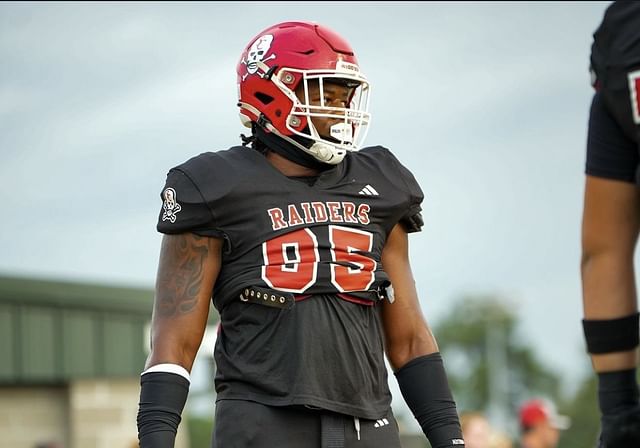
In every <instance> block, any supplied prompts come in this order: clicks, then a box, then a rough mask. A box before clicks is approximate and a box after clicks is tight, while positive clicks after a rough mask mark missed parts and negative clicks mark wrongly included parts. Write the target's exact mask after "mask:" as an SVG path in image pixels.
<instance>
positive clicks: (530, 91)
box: [0, 2, 609, 385]
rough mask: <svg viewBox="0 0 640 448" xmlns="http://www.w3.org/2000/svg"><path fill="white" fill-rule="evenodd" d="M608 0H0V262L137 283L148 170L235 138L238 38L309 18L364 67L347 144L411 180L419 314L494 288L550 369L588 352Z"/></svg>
mask: <svg viewBox="0 0 640 448" xmlns="http://www.w3.org/2000/svg"><path fill="white" fill-rule="evenodd" d="M608 4H609V2H517V3H516V2H513V3H509V2H484V3H474V2H451V3H447V2H428V3H427V2H393V3H391V2H340V3H337V2H296V3H292V2H212V3H171V2H169V3H154V2H143V3H126V4H120V3H82V2H69V3H60V2H58V3H56V2H47V3H29V2H18V3H14V2H3V3H2V4H0V61H2V62H1V63H0V179H2V181H3V194H2V201H1V203H2V212H1V214H0V216H1V219H0V275H1V274H5V275H28V276H34V277H43V278H55V279H62V280H79V281H90V282H98V283H105V284H117V285H124V286H142V287H152V286H153V283H154V280H155V273H156V268H157V261H158V254H159V247H160V240H161V235H160V234H158V233H157V232H156V230H155V225H156V220H157V216H158V211H159V210H160V206H161V201H160V191H161V189H162V187H163V185H164V181H165V176H166V173H167V171H168V170H169V168H171V167H173V166H175V165H178V164H180V163H181V162H183V161H185V160H187V159H188V158H190V157H192V156H193V155H197V154H199V153H201V152H204V151H215V150H221V149H226V148H228V147H230V146H233V145H237V144H238V143H239V142H240V140H239V134H240V133H242V132H246V131H245V128H243V127H242V126H241V124H240V121H239V119H238V114H237V108H236V101H237V98H236V74H235V66H236V64H237V62H238V60H239V57H240V54H241V52H242V50H243V48H244V47H245V46H246V45H247V44H248V43H249V41H250V39H251V38H252V37H254V36H255V35H256V34H258V32H260V31H261V30H263V29H265V28H267V27H268V26H270V25H272V24H274V23H277V22H282V21H287V20H310V21H316V22H319V23H322V24H324V25H326V26H329V27H330V28H333V29H334V30H336V31H337V32H338V33H339V34H341V35H342V36H343V37H344V38H345V39H346V40H347V41H349V42H350V43H351V45H352V47H353V48H354V50H355V52H356V56H357V58H358V60H359V62H360V66H361V69H362V71H363V72H364V73H365V74H366V75H367V77H368V78H369V80H370V82H371V85H372V93H371V109H370V110H371V113H372V124H371V127H370V131H369V134H368V137H367V141H366V144H370V145H374V144H382V145H384V146H386V147H388V148H390V149H391V150H392V151H393V152H394V153H395V154H396V156H397V157H398V158H399V159H400V161H401V162H402V163H404V164H405V165H406V166H407V167H408V168H409V169H411V170H412V172H413V174H414V175H415V177H416V179H417V180H418V181H419V183H420V185H421V186H422V189H423V190H424V192H425V201H424V204H423V209H424V212H423V214H424V218H425V226H424V230H423V232H421V233H420V234H414V235H412V236H411V238H410V244H411V256H412V265H413V270H414V275H415V277H416V282H417V286H418V290H419V293H420V296H421V304H422V309H423V312H424V314H425V316H426V317H427V319H428V320H429V322H430V323H431V324H432V325H433V324H436V323H437V322H438V319H440V318H442V317H443V316H444V315H445V314H446V313H447V312H448V310H449V309H450V307H453V306H455V305H456V302H457V301H458V300H459V299H460V297H462V296H464V295H469V294H474V295H476V294H482V295H497V296H500V297H503V298H504V300H505V301H506V302H507V303H509V304H510V306H511V307H512V310H513V311H514V313H515V314H516V315H517V316H518V317H519V318H520V319H521V321H522V326H521V328H520V332H521V336H522V337H523V338H524V339H525V340H529V341H535V346H536V350H537V353H538V355H539V357H540V359H542V360H543V362H545V363H546V364H547V365H548V366H549V367H551V368H553V369H554V370H556V371H558V372H560V373H561V374H562V376H563V378H564V380H565V382H566V384H567V385H570V384H572V383H573V382H574V381H575V380H577V379H578V378H581V377H582V376H583V375H585V374H586V373H588V369H589V368H590V365H589V363H588V358H587V357H586V355H585V350H584V343H583V340H582V330H581V325H580V319H581V317H582V305H581V290H580V277H579V258H580V233H579V230H580V220H581V211H582V195H583V188H584V185H583V184H584V160H585V141H586V129H587V127H586V126H587V118H588V108H589V103H590V100H591V97H592V89H591V87H590V83H589V72H588V65H589V51H590V46H591V42H592V34H593V32H594V30H595V29H596V27H597V26H598V24H599V23H600V21H601V19H602V14H603V12H604V10H605V8H606V6H607V5H608ZM436 336H437V335H436Z"/></svg>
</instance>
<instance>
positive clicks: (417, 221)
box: [382, 147, 424, 233]
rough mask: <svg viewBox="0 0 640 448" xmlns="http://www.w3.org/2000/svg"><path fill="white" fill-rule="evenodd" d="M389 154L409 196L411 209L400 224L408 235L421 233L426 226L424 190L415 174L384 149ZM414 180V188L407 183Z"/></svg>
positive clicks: (401, 219)
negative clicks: (423, 217)
mask: <svg viewBox="0 0 640 448" xmlns="http://www.w3.org/2000/svg"><path fill="white" fill-rule="evenodd" d="M382 148H383V149H384V150H385V152H387V154H389V158H390V159H391V160H392V161H393V164H394V165H395V167H396V170H397V171H398V177H400V179H402V183H403V184H404V186H405V189H406V192H407V194H408V195H409V209H408V211H407V213H405V214H404V215H403V216H402V217H401V218H400V221H399V222H400V223H402V225H403V226H404V228H405V230H406V231H407V232H408V233H413V232H420V231H421V230H422V226H423V225H424V220H423V219H422V206H421V203H422V200H423V199H424V196H423V193H422V189H421V188H420V185H419V184H418V181H417V180H416V179H415V176H414V175H413V173H412V172H411V171H410V170H409V169H408V168H406V167H405V166H404V165H403V164H402V163H400V161H399V160H398V158H397V157H396V156H395V155H394V154H393V153H392V152H391V151H390V150H389V149H388V148H385V147H382ZM409 176H410V178H412V179H413V181H414V183H415V185H414V186H413V187H412V186H411V185H410V184H409V182H407V178H408V177H409Z"/></svg>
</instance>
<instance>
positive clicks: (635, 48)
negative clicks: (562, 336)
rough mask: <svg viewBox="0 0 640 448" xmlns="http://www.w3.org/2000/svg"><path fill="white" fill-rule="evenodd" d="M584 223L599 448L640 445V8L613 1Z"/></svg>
mask: <svg viewBox="0 0 640 448" xmlns="http://www.w3.org/2000/svg"><path fill="white" fill-rule="evenodd" d="M593 37H594V42H593V46H592V49H591V69H592V81H593V86H594V87H595V90H596V92H595V94H594V97H593V101H592V104H591V111H590V118H589V136H588V142H587V158H586V187H585V196H584V213H583V222H582V263H581V265H582V266H581V267H582V289H583V305H584V320H583V327H584V334H585V339H586V344H587V350H588V351H589V353H590V354H591V360H592V364H593V368H594V370H595V372H596V373H597V375H598V401H599V406H600V411H601V415H602V418H601V421H602V431H601V436H600V446H601V447H603V448H617V447H632V446H640V404H639V403H638V383H637V379H636V366H637V363H638V358H637V347H638V305H637V299H636V284H635V273H634V263H633V257H634V251H635V246H636V242H637V239H638V231H639V229H640V190H639V189H638V182H639V181H640V171H639V169H640V164H639V162H640V156H639V150H640V96H639V95H640V3H638V2H615V3H613V4H611V5H610V6H609V7H608V8H607V10H606V12H605V15H604V19H603V21H602V24H601V25H600V27H599V28H598V29H597V30H596V32H595V33H594V36H593Z"/></svg>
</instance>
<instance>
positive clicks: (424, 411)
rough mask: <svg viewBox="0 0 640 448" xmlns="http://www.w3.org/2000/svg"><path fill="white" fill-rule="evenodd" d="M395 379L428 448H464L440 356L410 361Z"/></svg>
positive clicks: (427, 356)
mask: <svg viewBox="0 0 640 448" xmlns="http://www.w3.org/2000/svg"><path fill="white" fill-rule="evenodd" d="M395 375H396V378H397V379H398V385H399V386H400V392H402V396H403V397H404V400H405V402H406V403H407V405H408V406H409V409H411V412H413V415H414V416H415V418H416V420H417V421H418V423H419V424H420V427H422V430H423V431H424V434H425V435H426V436H427V438H428V439H429V442H430V443H431V446H432V447H433V448H449V447H455V448H460V447H464V441H463V439H462V430H461V428H460V420H459V419H458V412H457V410H456V403H455V401H454V399H453V396H452V395H451V390H450V388H449V382H448V381H447V375H446V373H445V370H444V364H443V363H442V356H440V353H432V354H430V355H425V356H420V357H418V358H415V359H412V360H411V361H409V362H408V363H407V364H405V365H404V366H403V367H402V368H400V369H399V370H398V371H397V372H396V373H395Z"/></svg>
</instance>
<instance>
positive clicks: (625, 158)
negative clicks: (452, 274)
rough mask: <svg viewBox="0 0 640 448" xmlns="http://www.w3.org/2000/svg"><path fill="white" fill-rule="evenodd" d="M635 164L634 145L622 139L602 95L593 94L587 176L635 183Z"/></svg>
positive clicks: (635, 152) (621, 132)
mask: <svg viewBox="0 0 640 448" xmlns="http://www.w3.org/2000/svg"><path fill="white" fill-rule="evenodd" d="M638 162H639V156H638V147H637V145H636V144H635V142H634V141H632V140H630V139H629V138H627V137H626V136H625V134H624V132H623V130H622V129H621V128H620V126H619V125H618V123H617V122H616V120H615V119H614V117H613V116H612V115H611V113H610V112H609V110H608V108H607V107H606V105H605V102H604V98H603V97H602V93H600V92H598V93H596V94H595V95H594V97H593V102H592V103H591V110H590V113H589V132H588V138H587V160H586V168H585V172H586V174H589V175H591V176H596V177H603V178H606V179H613V180H620V181H623V182H630V183H635V182H636V170H637V168H638Z"/></svg>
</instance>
